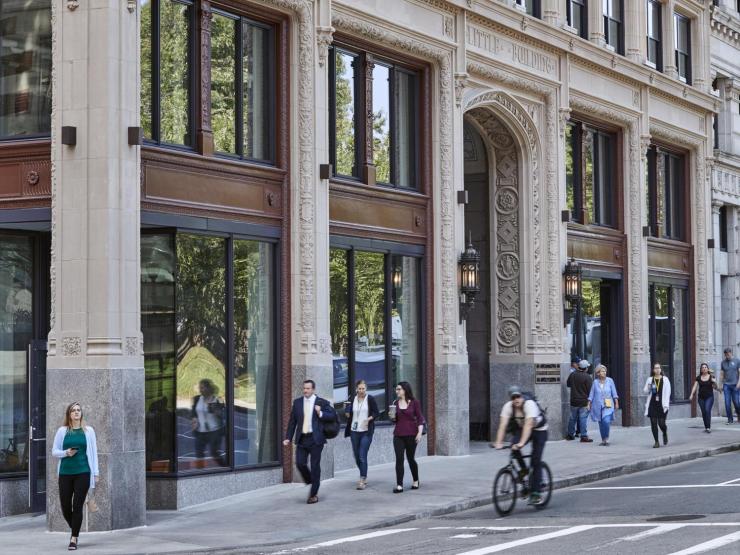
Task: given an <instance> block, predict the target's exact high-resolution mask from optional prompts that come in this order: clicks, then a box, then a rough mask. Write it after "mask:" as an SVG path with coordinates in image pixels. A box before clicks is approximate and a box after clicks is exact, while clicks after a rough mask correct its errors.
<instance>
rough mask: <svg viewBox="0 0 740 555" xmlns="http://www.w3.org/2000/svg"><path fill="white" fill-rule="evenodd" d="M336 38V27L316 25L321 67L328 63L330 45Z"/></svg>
mask: <svg viewBox="0 0 740 555" xmlns="http://www.w3.org/2000/svg"><path fill="white" fill-rule="evenodd" d="M333 40H334V27H320V26H319V27H316V44H317V45H318V47H319V67H324V65H326V59H327V57H328V55H329V46H330V45H331V43H332V41H333Z"/></svg>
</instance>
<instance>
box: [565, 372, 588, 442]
mask: <svg viewBox="0 0 740 555" xmlns="http://www.w3.org/2000/svg"><path fill="white" fill-rule="evenodd" d="M588 366H589V364H588V361H587V360H580V361H579V362H578V370H577V371H575V372H571V374H570V375H569V376H568V381H567V382H566V384H567V386H568V387H569V388H570V419H569V420H568V435H566V436H565V439H567V440H569V441H572V440H573V439H575V433H576V432H577V431H578V432H580V435H581V443H592V442H593V439H591V438H589V437H588V410H587V407H588V396H589V393H591V387H593V384H594V380H593V378H592V377H591V376H589V375H588V374H587V373H586V370H588Z"/></svg>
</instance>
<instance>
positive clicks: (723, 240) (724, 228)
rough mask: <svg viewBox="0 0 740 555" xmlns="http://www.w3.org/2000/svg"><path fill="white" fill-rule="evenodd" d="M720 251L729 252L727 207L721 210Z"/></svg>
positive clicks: (722, 207)
mask: <svg viewBox="0 0 740 555" xmlns="http://www.w3.org/2000/svg"><path fill="white" fill-rule="evenodd" d="M719 250H721V251H723V252H727V205H726V204H723V205H722V206H720V208H719Z"/></svg>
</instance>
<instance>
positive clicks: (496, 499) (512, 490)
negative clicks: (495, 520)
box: [493, 467, 516, 516]
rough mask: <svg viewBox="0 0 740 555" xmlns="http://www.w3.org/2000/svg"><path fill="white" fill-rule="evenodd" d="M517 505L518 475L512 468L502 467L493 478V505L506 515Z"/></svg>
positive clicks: (500, 513) (497, 510)
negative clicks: (516, 475) (515, 474)
mask: <svg viewBox="0 0 740 555" xmlns="http://www.w3.org/2000/svg"><path fill="white" fill-rule="evenodd" d="M514 505H516V477H515V476H514V473H513V472H512V471H511V469H510V468H508V467H506V468H502V469H501V470H499V471H498V473H497V474H496V478H495V479H494V480H493V506H494V507H496V512H497V513H498V514H499V515H500V516H506V515H508V514H509V513H510V512H511V511H513V510H514Z"/></svg>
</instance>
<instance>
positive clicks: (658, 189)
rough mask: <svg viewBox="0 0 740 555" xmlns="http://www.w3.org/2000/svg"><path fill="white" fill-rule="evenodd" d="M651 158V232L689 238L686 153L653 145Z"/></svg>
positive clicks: (649, 173)
mask: <svg viewBox="0 0 740 555" xmlns="http://www.w3.org/2000/svg"><path fill="white" fill-rule="evenodd" d="M647 158H648V217H649V222H650V233H651V235H652V236H653V237H664V238H666V239H675V240H677V241H685V240H686V212H687V207H686V200H687V196H686V185H685V180H686V177H685V173H686V172H685V163H686V162H685V157H684V156H683V155H681V154H677V153H674V152H670V151H667V150H664V149H662V148H660V147H657V146H655V145H653V146H651V147H650V149H649V150H648V156H647Z"/></svg>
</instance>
